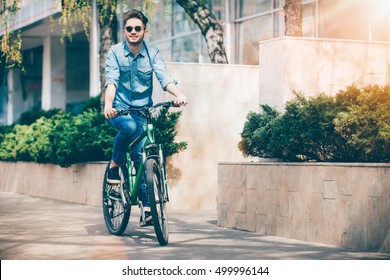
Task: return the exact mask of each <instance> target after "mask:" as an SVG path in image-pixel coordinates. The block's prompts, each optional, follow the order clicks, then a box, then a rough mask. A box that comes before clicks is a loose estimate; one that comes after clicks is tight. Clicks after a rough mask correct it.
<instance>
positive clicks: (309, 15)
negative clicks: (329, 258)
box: [302, 3, 316, 37]
mask: <svg viewBox="0 0 390 280" xmlns="http://www.w3.org/2000/svg"><path fill="white" fill-rule="evenodd" d="M315 15H316V6H315V3H313V4H308V5H303V7H302V36H304V37H315V35H316V27H315V26H316V22H315Z"/></svg>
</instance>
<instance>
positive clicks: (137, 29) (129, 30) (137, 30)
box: [125, 25, 142, 32]
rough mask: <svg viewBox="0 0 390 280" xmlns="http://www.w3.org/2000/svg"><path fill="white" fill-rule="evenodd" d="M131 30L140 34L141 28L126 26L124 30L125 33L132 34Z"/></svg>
mask: <svg viewBox="0 0 390 280" xmlns="http://www.w3.org/2000/svg"><path fill="white" fill-rule="evenodd" d="M133 28H134V30H135V32H140V31H141V30H142V26H139V25H137V26H126V27H125V29H126V31H127V32H132V31H133Z"/></svg>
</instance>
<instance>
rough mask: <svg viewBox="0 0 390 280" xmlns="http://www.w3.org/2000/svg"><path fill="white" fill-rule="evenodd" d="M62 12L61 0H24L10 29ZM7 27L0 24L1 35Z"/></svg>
mask: <svg viewBox="0 0 390 280" xmlns="http://www.w3.org/2000/svg"><path fill="white" fill-rule="evenodd" d="M58 12H61V1H60V0H22V1H21V7H20V9H19V12H18V14H17V15H16V16H15V19H14V22H13V23H12V25H11V26H10V30H18V29H21V28H23V27H25V26H28V25H30V24H32V23H34V22H37V21H39V20H42V19H44V18H47V17H49V16H51V15H54V14H56V13H58ZM4 32H5V27H4V26H0V36H1V35H3V34H4Z"/></svg>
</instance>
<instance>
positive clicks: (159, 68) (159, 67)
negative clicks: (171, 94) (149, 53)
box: [153, 50, 177, 90]
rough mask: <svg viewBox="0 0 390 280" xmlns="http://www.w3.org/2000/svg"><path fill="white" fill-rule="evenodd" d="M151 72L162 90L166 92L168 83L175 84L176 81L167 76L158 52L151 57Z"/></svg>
mask: <svg viewBox="0 0 390 280" xmlns="http://www.w3.org/2000/svg"><path fill="white" fill-rule="evenodd" d="M153 70H154V73H155V74H156V77H157V80H158V81H159V83H160V85H161V87H162V89H163V90H166V88H167V86H168V85H169V84H170V83H174V84H177V81H176V80H175V79H173V78H172V76H171V75H169V73H168V70H167V68H166V66H165V62H164V59H163V58H162V56H161V54H160V52H159V51H158V50H157V52H156V53H155V55H154V57H153Z"/></svg>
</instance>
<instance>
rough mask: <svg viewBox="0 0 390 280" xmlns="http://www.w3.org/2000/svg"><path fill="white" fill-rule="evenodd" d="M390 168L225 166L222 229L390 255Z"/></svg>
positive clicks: (221, 193)
mask: <svg viewBox="0 0 390 280" xmlns="http://www.w3.org/2000/svg"><path fill="white" fill-rule="evenodd" d="M389 213H390V164H329V163H328V164H327V163H315V164H311V163H306V164H298V163H265V162H264V163H261V162H259V163H238V164H234V163H220V164H219V166H218V224H219V225H220V226H223V227H228V228H237V229H242V230H248V231H256V232H261V233H264V234H269V235H277V236H284V237H288V238H293V239H299V240H304V241H311V242H320V243H324V244H330V245H335V246H338V247H345V248H351V249H357V250H373V251H381V252H387V253H388V252H390V219H389Z"/></svg>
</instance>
